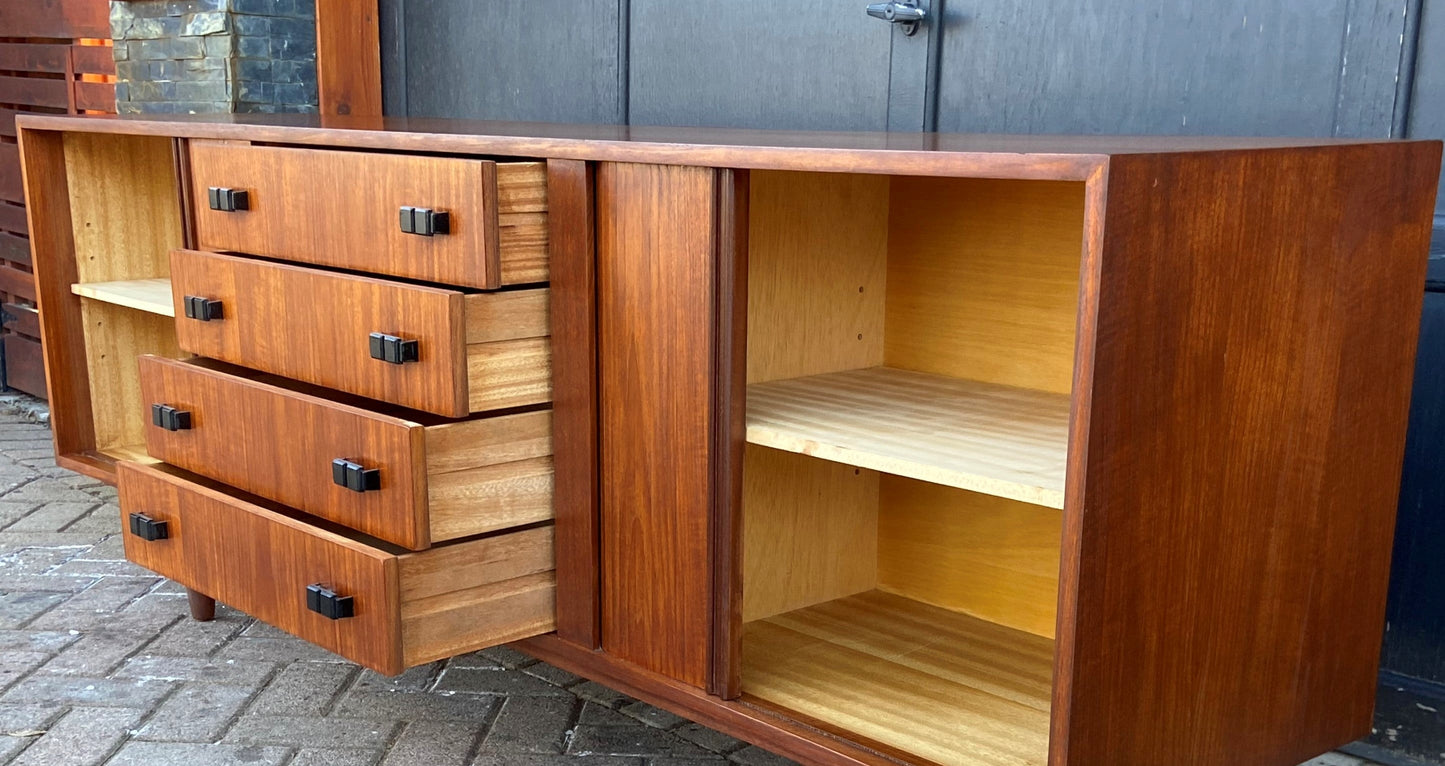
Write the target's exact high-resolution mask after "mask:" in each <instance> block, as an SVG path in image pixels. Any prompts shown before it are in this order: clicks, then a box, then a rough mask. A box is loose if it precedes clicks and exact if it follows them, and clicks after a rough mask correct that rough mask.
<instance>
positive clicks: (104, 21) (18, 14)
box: [0, 0, 110, 39]
mask: <svg viewBox="0 0 1445 766" xmlns="http://www.w3.org/2000/svg"><path fill="white" fill-rule="evenodd" d="M0 29H3V30H5V35H6V36H7V37H50V38H60V39H73V38H95V39H103V38H108V37H110V4H109V3H101V2H96V0H31V2H26V3H17V2H14V1H13V0H11V2H5V3H0Z"/></svg>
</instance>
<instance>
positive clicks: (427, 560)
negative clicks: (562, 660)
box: [118, 463, 556, 674]
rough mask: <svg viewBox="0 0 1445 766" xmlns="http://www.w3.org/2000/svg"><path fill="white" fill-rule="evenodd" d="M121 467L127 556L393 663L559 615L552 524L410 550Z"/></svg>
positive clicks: (388, 666)
mask: <svg viewBox="0 0 1445 766" xmlns="http://www.w3.org/2000/svg"><path fill="white" fill-rule="evenodd" d="M118 478H119V486H120V507H121V521H122V524H123V527H124V528H125V529H126V530H127V531H126V534H125V553H126V558H128V559H130V560H131V561H133V562H135V563H136V564H139V565H141V566H143V567H145V568H147V569H150V570H152V571H155V572H157V573H159V574H161V575H164V576H166V577H169V578H171V579H172V580H175V581H176V582H178V583H181V584H182V585H184V586H186V587H188V588H192V589H194V590H197V591H200V592H201V593H205V594H207V595H209V596H212V597H214V598H215V599H216V600H218V601H221V602H222V603H225V604H229V605H231V606H233V607H235V608H237V609H240V610H241V611H243V612H246V613H247V614H250V615H252V616H254V617H256V618H257V619H260V620H262V621H264V622H267V623H269V624H271V625H274V626H276V627H278V628H280V629H282V630H285V631H287V632H289V633H292V634H294V635H297V636H300V637H301V638H304V639H306V640H307V641H311V642H312V643H315V644H317V645H320V646H322V647H325V648H326V649H329V650H331V651H333V652H336V653H337V654H339V655H341V656H343V657H346V658H347V659H349V660H352V661H354V662H357V663H359V664H361V665H365V666H366V667H369V668H372V669H374V670H377V671H380V672H382V673H387V674H395V673H399V672H401V671H402V670H404V669H406V668H408V667H412V666H414V665H420V664H423V663H427V662H431V661H433V660H438V659H442V658H444V657H450V656H453V655H456V654H463V653H465V652H469V651H473V650H476V649H481V648H485V647H487V646H493V645H496V644H500V643H506V642H508V641H514V640H517V639H520V638H525V637H528V636H535V635H539V634H542V633H546V632H548V631H550V630H552V628H553V625H554V624H555V621H556V617H555V615H556V605H555V603H554V602H555V578H554V575H553V567H554V553H553V542H552V527H550V526H542V527H532V528H528V529H523V530H518V531H515V532H507V533H503V534H498V535H493V536H490V537H482V538H476V539H472V540H467V541H463V542H458V543H452V544H450V545H445V546H438V547H436V548H432V549H430V550H426V551H422V552H419V553H408V552H405V551H401V550H400V549H393V548H390V547H389V546H386V544H385V543H380V542H376V543H375V544H368V542H365V541H363V540H361V539H357V538H353V537H350V536H347V535H344V534H341V533H338V532H337V531H333V530H331V529H323V528H321V527H319V526H315V525H312V524H309V523H307V522H306V521H304V520H302V519H301V518H300V517H298V516H296V515H292V514H291V513H290V512H288V511H287V510H286V509H284V508H281V507H280V506H270V505H266V506H264V507H263V505H262V503H264V502H265V501H261V500H259V499H258V498H242V497H237V496H233V495H232V494H230V492H229V491H228V490H227V489H226V488H224V487H222V486H221V485H218V484H213V483H210V482H207V481H205V480H203V479H200V478H199V477H192V476H189V475H187V474H185V473H184V472H181V471H180V470H179V469H175V468H171V467H168V466H164V465H159V466H143V465H139V464H136V463H121V464H120V466H119V472H118ZM136 515H139V516H141V517H144V520H145V521H144V522H143V523H142V522H133V521H132V518H133V517H134V516H136ZM133 526H134V527H135V529H134V530H133ZM147 538H153V539H147ZM313 586H315V587H317V589H318V591H324V592H317V593H310V592H308V591H310V590H311V589H312V588H313ZM348 599H349V600H348Z"/></svg>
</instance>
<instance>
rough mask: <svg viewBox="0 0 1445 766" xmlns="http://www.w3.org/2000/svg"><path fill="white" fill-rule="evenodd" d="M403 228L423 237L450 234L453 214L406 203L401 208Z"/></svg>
mask: <svg viewBox="0 0 1445 766" xmlns="http://www.w3.org/2000/svg"><path fill="white" fill-rule="evenodd" d="M401 230H402V231H404V232H406V233H407V234H418V235H420V236H423V237H434V236H436V235H438V234H448V233H450V232H451V216H450V215H447V213H446V211H444V210H432V209H431V208H429V207H412V206H410V205H404V206H402V208H401Z"/></svg>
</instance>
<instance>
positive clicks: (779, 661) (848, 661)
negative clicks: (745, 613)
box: [743, 591, 1054, 766]
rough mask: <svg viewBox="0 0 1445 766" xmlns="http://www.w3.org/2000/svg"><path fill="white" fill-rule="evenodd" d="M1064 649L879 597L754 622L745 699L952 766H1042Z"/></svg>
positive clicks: (747, 635) (747, 629) (747, 638)
mask: <svg viewBox="0 0 1445 766" xmlns="http://www.w3.org/2000/svg"><path fill="white" fill-rule="evenodd" d="M1053 658H1054V644H1053V642H1052V641H1050V640H1048V639H1046V638H1040V637H1037V636H1031V635H1028V634H1025V633H1020V632H1018V631H1014V630H1010V629H1008V628H1004V627H1000V626H998V625H994V624H992V623H989V622H985V621H983V620H978V619H974V618H972V617H967V616H965V615H960V614H955V613H953V612H949V611H946V610H943V609H938V608H936V607H931V606H927V605H925V604H920V603H918V602H915V601H910V600H908V599H905V598H901V597H898V596H892V595H889V594H886V593H879V592H876V591H874V592H868V593H863V594H859V595H856V596H850V597H848V598H843V599H838V600H835V601H829V602H826V603H823V604H819V605H817V606H813V607H809V608H807V609H801V610H798V611H793V612H788V613H786V614H782V615H778V616H775V617H771V618H768V619H765V620H759V621H756V622H750V623H748V624H747V625H745V626H744V628H743V692H744V693H745V694H747V695H751V696H753V697H758V698H760V699H763V700H765V701H767V702H770V703H773V704H775V705H778V706H779V707H782V708H785V709H787V710H791V711H796V712H799V713H802V714H803V715H804V716H806V717H807V718H809V719H813V720H815V721H819V722H822V723H823V724H826V725H829V726H830V727H832V728H836V729H837V730H841V731H847V732H852V733H854V734H856V735H858V736H861V737H864V738H866V739H869V740H874V741H877V742H880V743H882V744H884V745H888V746H890V747H893V748H897V749H898V750H900V751H902V752H904V753H909V754H912V755H913V756H915V757H921V758H924V759H926V760H927V761H930V762H933V763H937V764H941V765H942V766H1043V764H1044V763H1045V762H1046V761H1047V759H1048V731H1049V697H1050V694H1051V680H1050V679H1051V676H1052V673H1053Z"/></svg>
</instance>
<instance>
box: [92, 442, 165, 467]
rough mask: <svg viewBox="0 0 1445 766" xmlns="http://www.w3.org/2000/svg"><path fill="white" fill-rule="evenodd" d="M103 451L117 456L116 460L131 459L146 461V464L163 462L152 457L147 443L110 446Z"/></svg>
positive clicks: (114, 456)
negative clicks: (147, 450) (147, 448)
mask: <svg viewBox="0 0 1445 766" xmlns="http://www.w3.org/2000/svg"><path fill="white" fill-rule="evenodd" d="M101 451H102V452H104V453H105V454H107V455H109V456H110V457H113V458H115V459H116V460H129V461H130V462H132V463H144V464H146V465H151V464H154V463H159V462H161V461H159V460H157V459H155V458H153V457H151V456H150V453H149V452H146V445H144V444H126V445H122V446H117V447H109V448H107V449H104V450H101Z"/></svg>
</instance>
